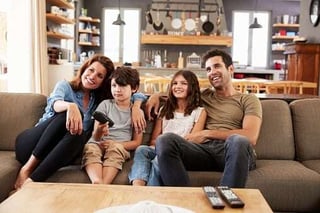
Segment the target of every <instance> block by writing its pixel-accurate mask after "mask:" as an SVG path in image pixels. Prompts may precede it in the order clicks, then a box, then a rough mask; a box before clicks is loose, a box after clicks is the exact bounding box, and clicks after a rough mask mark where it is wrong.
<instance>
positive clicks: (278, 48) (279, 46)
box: [271, 23, 300, 69]
mask: <svg viewBox="0 0 320 213" xmlns="http://www.w3.org/2000/svg"><path fill="white" fill-rule="evenodd" d="M299 27H300V25H299V24H282V23H276V24H273V25H272V28H273V36H272V48H271V49H272V59H273V65H274V69H281V65H284V58H285V57H284V55H283V52H284V50H285V45H286V44H288V43H292V42H293V39H294V38H296V37H298V34H299Z"/></svg>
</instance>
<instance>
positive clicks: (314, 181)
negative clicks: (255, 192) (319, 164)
mask: <svg viewBox="0 0 320 213" xmlns="http://www.w3.org/2000/svg"><path fill="white" fill-rule="evenodd" d="M246 187H247V188H257V189H259V190H260V191H261V193H262V194H263V196H264V197H265V199H266V201H267V202H268V203H269V205H270V206H272V210H274V211H280V212H281V211H286V212H296V211H297V212H309V211H312V210H315V209H320V202H319V199H320V190H319V189H320V175H319V174H318V173H317V172H315V171H313V170H311V169H308V168H306V167H305V166H303V165H302V164H301V163H299V162H298V161H293V160H258V161H257V168H256V169H255V170H252V171H250V173H249V177H248V181H247V184H246Z"/></svg>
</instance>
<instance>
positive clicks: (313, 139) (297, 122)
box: [290, 98, 320, 161]
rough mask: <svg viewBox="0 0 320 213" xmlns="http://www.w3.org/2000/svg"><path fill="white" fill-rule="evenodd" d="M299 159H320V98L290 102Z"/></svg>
mask: <svg viewBox="0 0 320 213" xmlns="http://www.w3.org/2000/svg"><path fill="white" fill-rule="evenodd" d="M290 108H291V112H292V121H293V129H294V137H295V141H296V154H297V159H298V160H300V161H305V160H316V159H318V160H319V159H320V129H319V122H320V99H318V98H314V99H301V100H296V101H293V102H291V103H290Z"/></svg>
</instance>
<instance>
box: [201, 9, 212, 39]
mask: <svg viewBox="0 0 320 213" xmlns="http://www.w3.org/2000/svg"><path fill="white" fill-rule="evenodd" d="M207 17H208V18H207V21H205V22H204V23H203V24H202V29H203V31H204V32H205V33H207V34H210V33H211V32H212V31H213V29H214V25H213V23H212V22H211V21H210V16H209V13H208V16H207Z"/></svg>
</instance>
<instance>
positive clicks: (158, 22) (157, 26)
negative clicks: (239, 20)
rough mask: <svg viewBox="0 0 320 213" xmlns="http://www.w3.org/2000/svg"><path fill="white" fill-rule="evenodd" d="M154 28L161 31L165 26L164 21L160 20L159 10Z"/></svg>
mask: <svg viewBox="0 0 320 213" xmlns="http://www.w3.org/2000/svg"><path fill="white" fill-rule="evenodd" d="M152 26H153V29H155V30H156V31H160V30H162V28H163V23H162V22H161V21H160V13H159V10H158V11H157V20H156V21H155V22H153V25H152Z"/></svg>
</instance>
